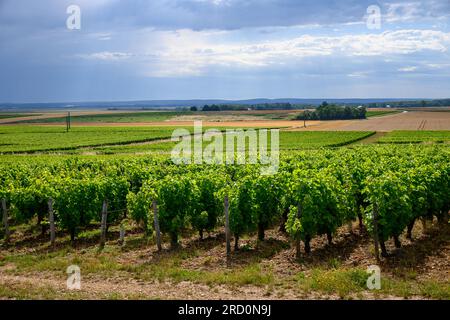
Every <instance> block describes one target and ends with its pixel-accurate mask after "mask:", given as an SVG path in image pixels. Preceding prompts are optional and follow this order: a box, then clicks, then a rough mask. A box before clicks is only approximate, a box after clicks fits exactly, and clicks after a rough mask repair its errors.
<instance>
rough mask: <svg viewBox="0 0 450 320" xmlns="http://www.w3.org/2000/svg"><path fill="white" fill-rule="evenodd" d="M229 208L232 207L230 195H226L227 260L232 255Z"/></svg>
mask: <svg viewBox="0 0 450 320" xmlns="http://www.w3.org/2000/svg"><path fill="white" fill-rule="evenodd" d="M229 207H230V203H229V200H228V195H226V196H225V199H224V211H225V239H226V242H227V258H229V257H230V255H231V243H230V238H231V234H230V215H229Z"/></svg>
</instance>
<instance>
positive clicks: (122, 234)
mask: <svg viewBox="0 0 450 320" xmlns="http://www.w3.org/2000/svg"><path fill="white" fill-rule="evenodd" d="M119 244H120V245H121V246H124V245H125V226H124V225H123V223H121V224H120V230H119Z"/></svg>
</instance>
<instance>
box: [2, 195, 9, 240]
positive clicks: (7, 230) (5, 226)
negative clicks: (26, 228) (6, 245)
mask: <svg viewBox="0 0 450 320" xmlns="http://www.w3.org/2000/svg"><path fill="white" fill-rule="evenodd" d="M2 209H3V227H4V228H5V242H8V241H9V225H8V209H7V208H6V199H2Z"/></svg>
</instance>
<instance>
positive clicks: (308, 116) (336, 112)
mask: <svg viewBox="0 0 450 320" xmlns="http://www.w3.org/2000/svg"><path fill="white" fill-rule="evenodd" d="M366 112H367V110H366V108H365V107H362V106H359V107H349V106H344V107H341V106H337V105H335V104H328V103H327V102H323V103H322V104H321V105H320V106H319V107H317V109H316V110H315V111H308V110H306V111H305V112H303V113H301V114H299V115H298V116H297V120H349V119H366Z"/></svg>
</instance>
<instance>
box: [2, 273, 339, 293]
mask: <svg viewBox="0 0 450 320" xmlns="http://www.w3.org/2000/svg"><path fill="white" fill-rule="evenodd" d="M66 280H67V279H65V278H63V277H55V276H52V274H50V273H45V274H43V273H40V274H29V275H26V276H23V275H9V274H6V273H5V272H2V271H1V269H0V286H6V287H13V288H15V289H17V288H24V289H26V288H30V287H31V288H33V290H36V291H39V290H40V289H42V290H47V291H48V290H49V289H50V290H52V291H54V292H56V294H57V295H58V293H59V294H60V295H61V298H62V299H63V298H64V296H65V295H69V294H71V293H74V292H75V293H77V294H79V295H81V296H82V297H83V298H86V299H99V298H100V297H108V296H109V295H110V294H112V293H114V294H115V295H118V296H120V297H123V298H127V297H128V298H130V297H131V298H136V297H139V298H143V299H169V300H170V299H183V300H184V299H187V300H231V299H238V300H267V299H270V300H276V299H305V298H308V299H318V298H321V299H324V298H327V299H339V296H337V295H335V296H333V295H330V296H324V295H321V294H317V293H316V294H314V293H310V294H308V295H302V294H299V293H293V292H290V293H287V292H285V291H283V295H279V294H278V292H277V290H276V289H275V290H272V291H270V293H268V290H267V286H261V287H258V286H252V285H246V286H239V287H237V286H226V285H213V286H210V285H205V284H198V283H192V282H188V281H182V282H179V283H174V282H170V281H167V282H159V281H142V280H135V279H125V278H120V277H116V278H113V279H105V278H100V277H98V276H92V277H91V276H86V277H83V276H81V290H77V291H71V290H68V289H67V285H66Z"/></svg>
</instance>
